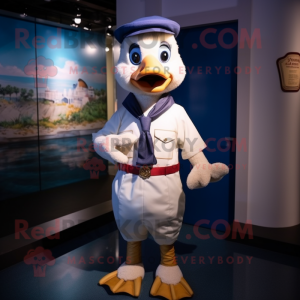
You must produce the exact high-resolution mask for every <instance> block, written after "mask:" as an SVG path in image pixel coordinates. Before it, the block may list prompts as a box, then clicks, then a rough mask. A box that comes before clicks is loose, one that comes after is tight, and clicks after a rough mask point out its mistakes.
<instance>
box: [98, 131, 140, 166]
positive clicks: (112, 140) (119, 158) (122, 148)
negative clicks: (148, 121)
mask: <svg viewBox="0 0 300 300" xmlns="http://www.w3.org/2000/svg"><path fill="white" fill-rule="evenodd" d="M95 135H96V134H95ZM93 139H94V149H95V151H96V153H97V154H99V155H100V156H101V157H103V158H104V159H107V160H109V161H110V162H112V163H113V164H115V163H116V162H118V163H121V164H126V163H128V157H127V153H128V152H129V151H130V149H131V148H132V146H133V144H134V143H136V142H137V140H138V137H136V136H135V135H134V134H132V133H130V132H125V133H123V134H119V135H117V134H110V135H107V136H103V135H102V136H98V137H97V136H96V137H95V138H94V134H93Z"/></svg>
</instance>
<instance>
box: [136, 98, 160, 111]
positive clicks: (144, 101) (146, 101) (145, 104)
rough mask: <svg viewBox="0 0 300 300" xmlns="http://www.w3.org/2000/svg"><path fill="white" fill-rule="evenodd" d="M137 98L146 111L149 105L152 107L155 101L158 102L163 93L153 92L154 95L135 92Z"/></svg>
mask: <svg viewBox="0 0 300 300" xmlns="http://www.w3.org/2000/svg"><path fill="white" fill-rule="evenodd" d="M134 96H135V97H136V100H137V101H138V103H139V105H140V107H141V109H142V111H143V112H145V111H146V110H147V109H148V108H149V107H151V106H152V105H153V104H154V103H156V102H157V101H158V100H159V99H160V97H161V95H160V94H159V95H158V94H153V95H143V94H134Z"/></svg>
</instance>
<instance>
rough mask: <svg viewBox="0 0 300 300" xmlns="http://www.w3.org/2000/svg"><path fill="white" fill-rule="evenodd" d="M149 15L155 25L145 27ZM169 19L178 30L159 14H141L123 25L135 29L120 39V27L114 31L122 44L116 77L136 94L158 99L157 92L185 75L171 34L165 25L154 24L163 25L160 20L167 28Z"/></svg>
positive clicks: (179, 80) (165, 91) (171, 88)
mask: <svg viewBox="0 0 300 300" xmlns="http://www.w3.org/2000/svg"><path fill="white" fill-rule="evenodd" d="M149 19H150V22H152V25H153V27H154V28H149V27H148V28H147V29H146V30H145V29H144V27H143V26H144V25H143V22H144V20H146V22H144V23H147V24H149ZM168 22H170V24H171V25H172V26H178V27H176V28H175V29H176V30H177V32H176V34H178V32H179V25H178V24H177V23H175V22H174V21H171V20H168V19H165V18H162V17H148V18H142V19H138V20H136V21H134V22H132V23H129V24H125V25H123V27H124V28H125V30H127V29H128V27H130V26H131V24H134V26H135V30H136V32H134V33H133V34H132V33H131V34H130V35H127V36H124V38H122V39H121V40H120V35H121V34H120V32H122V29H123V28H120V29H119V32H117V39H118V38H119V39H118V40H119V41H121V43H122V44H121V48H120V56H119V60H118V62H117V64H116V68H117V72H116V74H115V77H116V80H117V82H118V83H119V84H120V86H121V87H122V88H124V89H125V90H127V91H129V92H132V93H133V94H134V95H136V96H137V97H138V96H142V95H144V96H148V97H154V98H156V99H158V98H159V97H160V95H162V94H165V93H168V92H170V91H172V90H174V89H175V88H177V87H178V86H179V85H180V84H181V83H182V81H183V80H184V78H185V74H186V71H185V66H184V64H183V61H182V59H181V57H180V54H179V52H178V45H177V42H176V40H175V37H174V34H172V32H170V30H168V31H167V30H165V28H164V29H161V28H157V27H159V26H162V25H159V24H163V26H167V29H168V25H169V24H168ZM136 24H139V26H140V28H137V27H136ZM174 24H175V25H174ZM138 29H144V30H138ZM117 30H118V29H117ZM138 98H140V97H138Z"/></svg>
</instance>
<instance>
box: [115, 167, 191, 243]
mask: <svg viewBox="0 0 300 300" xmlns="http://www.w3.org/2000/svg"><path fill="white" fill-rule="evenodd" d="M112 204H113V212H114V216H115V219H116V222H117V226H118V228H119V230H120V232H121V235H122V237H123V238H124V239H125V240H126V241H128V242H131V241H142V240H145V239H147V237H148V232H149V233H150V234H151V235H152V236H153V238H154V240H155V241H156V243H158V244H159V245H170V244H173V243H174V242H175V241H176V239H177V237H178V234H179V231H180V229H181V225H182V219H183V214H184V210H185V195H184V192H183V190H182V184H181V180H180V176H179V172H176V173H173V174H169V175H166V176H165V175H162V176H151V177H150V178H148V179H142V178H140V177H139V176H138V175H134V174H131V173H125V172H124V171H120V170H119V171H118V173H117V174H116V177H115V179H114V181H113V189H112Z"/></svg>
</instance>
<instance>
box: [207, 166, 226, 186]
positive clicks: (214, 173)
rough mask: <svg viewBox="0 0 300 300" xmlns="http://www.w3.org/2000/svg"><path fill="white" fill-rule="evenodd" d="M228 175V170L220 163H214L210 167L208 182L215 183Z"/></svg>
mask: <svg viewBox="0 0 300 300" xmlns="http://www.w3.org/2000/svg"><path fill="white" fill-rule="evenodd" d="M228 173H229V168H228V167H227V166H226V165H225V164H222V163H214V164H212V165H211V179H210V182H217V181H219V180H221V179H222V178H223V177H224V176H225V175H227V174H228Z"/></svg>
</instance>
